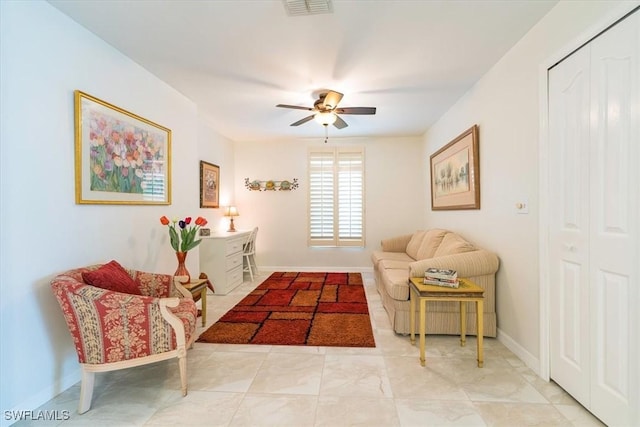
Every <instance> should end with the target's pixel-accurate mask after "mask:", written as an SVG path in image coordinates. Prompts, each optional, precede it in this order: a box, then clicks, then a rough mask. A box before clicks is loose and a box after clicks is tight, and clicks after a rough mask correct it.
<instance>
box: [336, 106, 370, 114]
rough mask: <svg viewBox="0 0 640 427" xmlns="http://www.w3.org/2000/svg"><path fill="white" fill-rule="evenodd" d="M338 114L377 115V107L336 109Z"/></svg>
mask: <svg viewBox="0 0 640 427" xmlns="http://www.w3.org/2000/svg"><path fill="white" fill-rule="evenodd" d="M336 113H338V114H375V113H376V107H346V108H336Z"/></svg>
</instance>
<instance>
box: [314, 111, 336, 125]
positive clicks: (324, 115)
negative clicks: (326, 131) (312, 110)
mask: <svg viewBox="0 0 640 427" xmlns="http://www.w3.org/2000/svg"><path fill="white" fill-rule="evenodd" d="M337 119H338V116H336V113H334V112H333V111H321V112H319V113H316V115H315V117H314V120H315V121H316V122H318V123H320V124H321V125H325V126H328V125H332V124H334V123H335V122H336V120H337Z"/></svg>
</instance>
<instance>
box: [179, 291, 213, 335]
mask: <svg viewBox="0 0 640 427" xmlns="http://www.w3.org/2000/svg"><path fill="white" fill-rule="evenodd" d="M208 283H209V280H208V279H197V280H192V281H191V282H189V283H181V285H182V286H183V287H184V288H185V289H186V290H188V291H189V292H191V296H192V297H193V299H194V301H198V298H196V297H197V296H198V294H199V295H200V298H199V299H200V300H201V301H202V309H201V311H202V326H204V325H205V324H206V323H207V284H208Z"/></svg>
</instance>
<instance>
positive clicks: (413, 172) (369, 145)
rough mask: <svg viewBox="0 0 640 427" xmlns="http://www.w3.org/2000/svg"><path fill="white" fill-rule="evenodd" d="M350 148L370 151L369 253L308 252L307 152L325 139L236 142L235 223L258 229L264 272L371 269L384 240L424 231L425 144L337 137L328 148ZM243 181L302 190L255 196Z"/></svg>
mask: <svg viewBox="0 0 640 427" xmlns="http://www.w3.org/2000/svg"><path fill="white" fill-rule="evenodd" d="M313 125H314V124H313V123H311V124H309V126H313ZM321 134H322V129H320V128H319V129H318V135H321ZM345 144H355V145H361V146H364V148H365V191H366V201H365V203H366V205H365V221H366V234H365V239H366V241H365V244H366V247H365V248H309V247H308V246H307V234H306V233H307V190H308V185H307V182H308V178H307V152H308V147H312V146H323V145H324V142H323V138H321V137H320V136H319V137H318V138H317V139H300V140H290V141H271V142H237V143H236V145H235V158H236V168H235V171H236V178H235V185H236V190H235V194H236V200H235V202H236V204H237V206H238V210H239V212H240V216H239V217H237V218H236V220H235V225H236V228H239V229H250V228H252V227H254V226H258V227H259V228H260V231H259V232H258V240H257V244H256V260H257V263H258V266H259V267H260V266H262V267H264V268H267V269H286V268H287V267H290V268H301V267H307V268H312V269H313V268H317V269H322V268H333V269H336V268H343V269H344V268H354V267H355V268H361V269H370V268H371V261H370V256H371V252H372V251H373V250H376V249H378V248H379V246H380V240H381V239H383V238H387V237H393V236H396V235H399V234H406V233H411V232H413V231H415V230H416V229H418V228H420V227H421V226H422V222H423V218H422V215H423V212H424V200H423V198H422V197H421V195H422V194H424V191H425V189H424V188H425V179H424V176H423V169H422V158H423V155H422V145H421V141H420V138H348V139H346V138H331V139H329V142H328V144H327V145H328V146H330V145H345ZM245 178H249V180H250V181H253V180H254V179H257V180H260V181H266V180H285V179H286V180H289V181H292V180H293V179H294V178H297V179H298V184H299V186H298V188H297V189H296V190H292V191H249V190H247V189H246V188H245V186H244V179H245ZM226 225H227V224H226V223H225V226H226Z"/></svg>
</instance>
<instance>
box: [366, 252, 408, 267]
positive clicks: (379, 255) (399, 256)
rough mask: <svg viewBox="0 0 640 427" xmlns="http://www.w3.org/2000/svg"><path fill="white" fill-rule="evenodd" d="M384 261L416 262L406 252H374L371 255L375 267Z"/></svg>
mask: <svg viewBox="0 0 640 427" xmlns="http://www.w3.org/2000/svg"><path fill="white" fill-rule="evenodd" d="M383 259H390V260H395V261H405V262H413V261H415V260H414V259H413V258H411V257H410V256H409V255H407V254H406V253H404V252H383V251H374V252H373V253H372V254H371V261H373V265H374V267H377V266H378V263H380V261H382V260H383Z"/></svg>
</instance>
